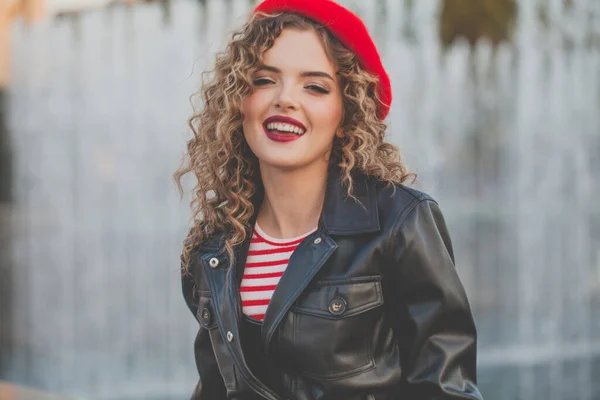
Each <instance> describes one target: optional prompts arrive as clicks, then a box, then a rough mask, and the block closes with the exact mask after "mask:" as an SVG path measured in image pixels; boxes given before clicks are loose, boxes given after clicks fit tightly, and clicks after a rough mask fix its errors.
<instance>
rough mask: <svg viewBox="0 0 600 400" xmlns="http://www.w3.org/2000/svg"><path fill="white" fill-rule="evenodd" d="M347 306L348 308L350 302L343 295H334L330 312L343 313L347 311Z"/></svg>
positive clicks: (330, 303) (330, 304)
mask: <svg viewBox="0 0 600 400" xmlns="http://www.w3.org/2000/svg"><path fill="white" fill-rule="evenodd" d="M346 308H348V303H346V300H344V299H342V298H341V297H334V298H333V299H331V301H330V302H329V312H330V313H331V314H333V315H336V316H339V315H342V314H343V313H345V312H346Z"/></svg>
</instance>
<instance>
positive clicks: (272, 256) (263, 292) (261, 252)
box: [240, 224, 317, 321]
mask: <svg viewBox="0 0 600 400" xmlns="http://www.w3.org/2000/svg"><path fill="white" fill-rule="evenodd" d="M316 230H317V228H315V229H313V230H311V231H310V232H307V233H305V234H304V235H302V236H298V237H295V238H291V239H276V238H273V237H271V236H269V235H267V234H266V233H265V232H263V230H262V229H260V227H259V226H258V224H256V225H255V227H254V233H253V235H252V239H251V240H250V248H249V249H248V258H246V266H245V268H244V276H243V278H242V285H241V287H240V294H241V297H242V311H243V312H244V314H245V315H247V316H248V317H250V318H253V319H256V320H259V321H262V320H263V319H264V318H265V312H266V311H267V306H268V305H269V302H270V301H271V297H272V296H273V292H274V291H275V288H276V287H277V284H278V283H279V279H281V276H282V275H283V273H284V272H285V269H286V268H287V266H288V261H289V259H290V256H291V255H292V253H293V252H294V250H296V247H298V244H300V242H302V240H304V238H305V237H307V236H308V235H310V234H311V233H313V232H315V231H316Z"/></svg>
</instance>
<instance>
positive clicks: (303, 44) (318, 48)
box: [262, 28, 336, 75]
mask: <svg viewBox="0 0 600 400" xmlns="http://www.w3.org/2000/svg"><path fill="white" fill-rule="evenodd" d="M262 63H263V64H265V65H270V66H273V67H276V68H278V69H280V70H282V71H285V70H301V71H308V70H310V71H313V70H315V71H318V70H321V71H324V72H327V73H328V74H330V75H335V73H336V67H335V65H334V64H333V62H332V61H331V60H330V58H329V56H328V55H327V52H326V51H325V48H324V47H323V43H322V42H321V38H320V37H319V35H318V34H317V32H315V31H314V30H312V29H309V30H299V29H292V28H286V29H284V30H283V31H282V32H281V34H280V35H279V37H277V39H275V42H274V44H273V46H272V47H271V48H270V49H269V50H267V51H266V52H264V53H263V55H262Z"/></svg>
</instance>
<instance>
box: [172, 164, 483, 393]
mask: <svg viewBox="0 0 600 400" xmlns="http://www.w3.org/2000/svg"><path fill="white" fill-rule="evenodd" d="M328 182H329V183H328V186H327V191H326V196H325V203H324V207H323V212H322V214H321V217H320V220H319V227H318V229H317V231H316V232H315V233H313V234H311V235H310V236H308V237H307V238H306V239H305V240H304V241H303V242H302V243H300V245H299V246H298V248H297V249H296V251H295V252H294V253H293V255H292V257H291V259H290V261H289V265H288V267H287V270H286V272H285V274H284V275H283V277H282V278H281V280H280V282H279V284H278V286H277V289H276V290H275V293H274V294H273V297H272V300H271V303H270V304H269V307H268V310H267V313H266V315H265V319H264V323H263V325H262V328H261V327H260V326H258V327H256V328H255V330H254V333H255V334H254V336H252V334H251V332H250V331H248V330H247V328H246V325H247V324H245V323H244V321H245V318H244V316H243V315H242V308H241V302H240V294H239V285H240V282H241V278H242V273H243V265H244V261H245V258H246V254H247V251H248V245H249V239H248V240H247V241H246V243H245V244H244V245H241V246H239V247H238V248H237V249H236V262H235V265H230V263H229V262H228V257H227V255H226V253H225V252H224V251H223V249H222V244H223V239H224V236H223V235H214V237H212V238H210V239H209V240H208V241H206V242H204V243H203V244H201V245H199V246H197V247H196V249H195V251H194V252H193V253H192V257H191V261H190V265H189V274H187V275H184V276H183V280H182V282H183V294H184V298H185V300H186V302H187V304H188V306H189V308H190V310H191V311H192V313H193V314H194V315H195V316H196V318H197V319H198V321H199V322H200V329H199V332H198V335H197V337H196V341H195V357H196V365H197V368H198V372H199V375H200V379H199V382H198V385H197V386H196V389H195V391H194V393H193V395H192V399H195V400H222V399H236V400H250V399H252V400H254V399H263V398H264V399H268V400H284V399H285V400H287V399H294V400H316V399H319V400H333V399H335V400H338V399H339V400H342V399H343V400H392V399H394V400H401V399H402V400H434V399H435V400H441V399H482V396H481V394H480V393H479V391H478V389H477V387H476V377H475V375H476V371H475V370H476V331H475V326H474V323H473V317H472V314H471V311H470V308H469V303H468V300H467V297H466V295H465V292H464V289H463V287H462V285H461V283H460V281H459V278H458V276H457V274H456V271H455V268H454V256H453V253H452V246H451V242H450V237H449V235H448V231H447V229H446V225H445V222H444V219H443V217H442V214H441V212H440V210H439V208H438V205H437V203H436V202H435V201H434V200H433V199H432V198H431V197H429V196H428V195H426V194H424V193H421V192H419V191H416V190H414V189H410V188H407V187H405V186H402V185H398V186H395V187H393V186H392V187H386V185H384V184H383V183H381V182H379V181H377V180H375V179H373V178H370V177H365V176H359V177H355V192H354V194H355V196H356V197H357V198H358V199H359V200H360V202H361V203H362V205H361V204H358V203H356V202H355V201H354V200H352V199H351V198H348V197H347V196H346V195H345V193H346V189H345V188H344V187H342V185H341V184H340V183H339V175H338V174H337V173H332V174H330V177H329V180H328ZM256 209H258V207H256ZM249 338H252V339H249ZM260 357H263V359H262V360H263V361H264V362H263V361H260V362H257V360H258V359H260Z"/></svg>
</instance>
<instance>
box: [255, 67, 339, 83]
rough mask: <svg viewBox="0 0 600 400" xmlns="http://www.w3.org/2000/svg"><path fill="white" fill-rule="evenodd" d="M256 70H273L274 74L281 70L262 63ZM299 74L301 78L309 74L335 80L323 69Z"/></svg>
mask: <svg viewBox="0 0 600 400" xmlns="http://www.w3.org/2000/svg"><path fill="white" fill-rule="evenodd" d="M258 70H259V71H270V72H274V73H276V74H280V73H281V70H280V69H279V68H277V67H273V66H272V65H263V66H261V67H260V68H259V69H258ZM300 76H301V77H303V78H305V77H310V76H313V77H321V78H328V79H331V80H332V81H334V82H335V79H333V77H332V76H331V75H329V74H328V73H327V72H323V71H304V72H302V73H301V74H300Z"/></svg>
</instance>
